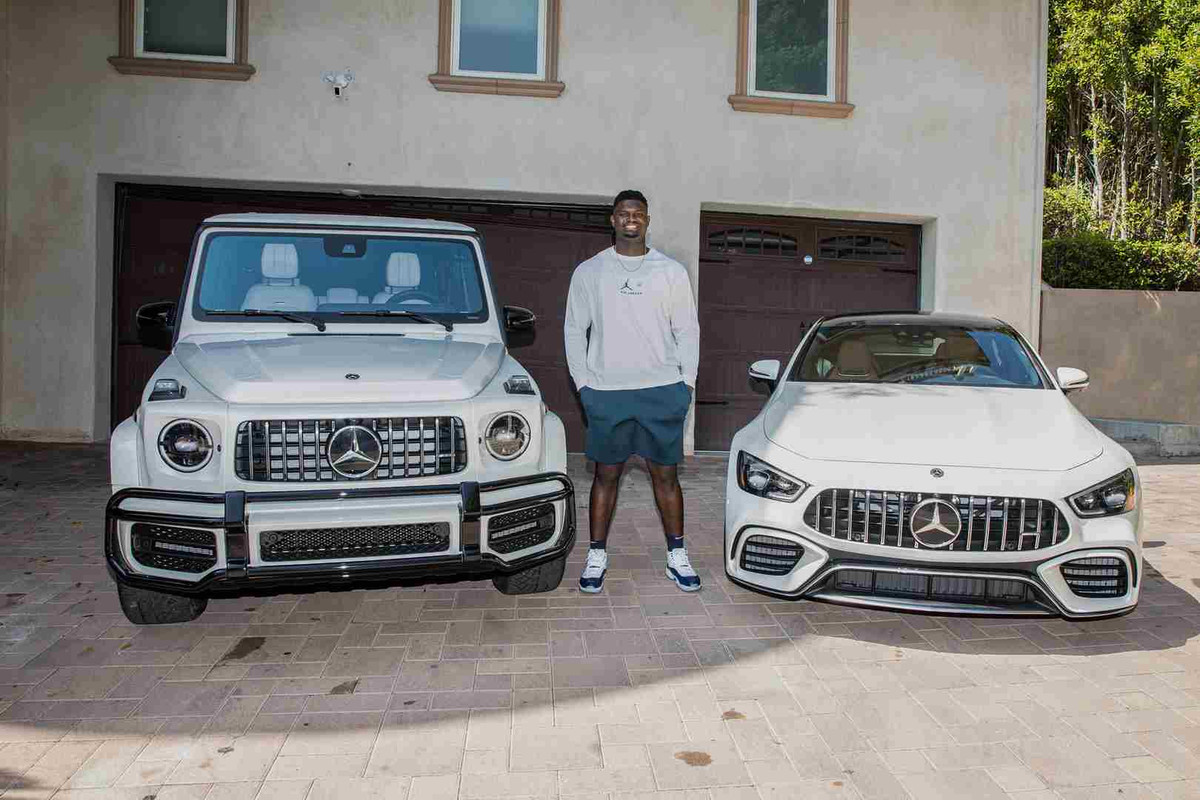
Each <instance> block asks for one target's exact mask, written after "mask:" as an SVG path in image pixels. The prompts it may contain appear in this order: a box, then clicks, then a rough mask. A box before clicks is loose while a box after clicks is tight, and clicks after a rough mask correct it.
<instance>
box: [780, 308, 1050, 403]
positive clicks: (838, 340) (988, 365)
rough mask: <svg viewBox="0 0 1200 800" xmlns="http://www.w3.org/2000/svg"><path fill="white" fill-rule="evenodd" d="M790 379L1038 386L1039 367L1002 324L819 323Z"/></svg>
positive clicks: (1040, 380)
mask: <svg viewBox="0 0 1200 800" xmlns="http://www.w3.org/2000/svg"><path fill="white" fill-rule="evenodd" d="M791 380H793V381H813V382H833V383H910V384H932V385H936V386H999V387H1010V388H1022V389H1041V388H1045V387H1046V386H1047V382H1046V381H1045V379H1044V377H1043V375H1042V373H1041V370H1040V369H1039V368H1038V367H1037V365H1036V364H1035V363H1034V361H1033V359H1032V358H1031V357H1030V355H1029V352H1028V351H1027V350H1026V349H1025V347H1024V346H1023V345H1022V343H1021V341H1020V340H1019V339H1018V338H1017V336H1016V334H1015V333H1013V331H1011V330H1010V329H1007V328H978V329H977V328H972V327H967V326H962V325H937V324H931V325H919V324H890V325H889V324H884V323H880V324H871V323H866V324H864V323H857V322H856V323H844V322H843V323H837V322H833V323H830V324H826V325H822V326H821V327H820V328H819V329H818V330H817V331H816V333H815V334H814V335H813V338H812V339H811V340H810V341H809V344H808V345H807V347H805V350H804V353H803V355H802V356H801V357H800V359H799V360H798V361H797V363H796V367H795V369H793V370H792V376H791Z"/></svg>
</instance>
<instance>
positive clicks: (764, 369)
mask: <svg viewBox="0 0 1200 800" xmlns="http://www.w3.org/2000/svg"><path fill="white" fill-rule="evenodd" d="M780 366H781V365H780V363H779V359H777V358H764V359H762V360H761V361H755V362H754V363H753V364H751V365H750V377H751V378H754V379H755V380H759V381H763V382H765V383H766V384H767V385H768V386H770V387H771V389H772V390H773V389H774V388H775V384H777V383H779V369H780Z"/></svg>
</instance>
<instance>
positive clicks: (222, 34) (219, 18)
mask: <svg viewBox="0 0 1200 800" xmlns="http://www.w3.org/2000/svg"><path fill="white" fill-rule="evenodd" d="M136 3H137V4H136V6H135V8H136V10H137V18H136V20H135V24H136V25H137V55H138V58H178V59H181V60H185V61H216V62H223V63H226V64H232V63H233V41H234V36H233V32H234V30H235V29H236V28H237V22H236V19H235V17H234V6H235V5H236V4H235V3H233V2H231V0H190V2H187V3H177V2H172V0H136Z"/></svg>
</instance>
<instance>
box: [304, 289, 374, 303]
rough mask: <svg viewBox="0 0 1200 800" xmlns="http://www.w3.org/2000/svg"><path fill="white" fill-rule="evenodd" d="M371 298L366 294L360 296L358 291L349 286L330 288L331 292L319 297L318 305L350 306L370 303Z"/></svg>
mask: <svg viewBox="0 0 1200 800" xmlns="http://www.w3.org/2000/svg"><path fill="white" fill-rule="evenodd" d="M370 301H371V298H369V297H367V296H366V295H365V294H359V293H358V290H357V289H354V288H351V287H347V286H330V287H329V291H327V292H326V293H325V294H323V295H320V296H319V297H317V303H318V304H321V305H323V304H325V303H338V304H341V305H350V304H353V303H369V302H370Z"/></svg>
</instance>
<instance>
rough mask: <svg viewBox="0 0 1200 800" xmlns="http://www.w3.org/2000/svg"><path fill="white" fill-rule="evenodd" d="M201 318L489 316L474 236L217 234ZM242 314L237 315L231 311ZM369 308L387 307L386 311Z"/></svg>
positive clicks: (210, 245) (204, 275) (210, 247)
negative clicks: (468, 238)
mask: <svg viewBox="0 0 1200 800" xmlns="http://www.w3.org/2000/svg"><path fill="white" fill-rule="evenodd" d="M198 286H199V290H198V291H197V292H196V302H195V308H194V311H195V316H196V318H197V319H206V318H210V317H208V315H209V314H212V317H211V318H213V319H215V318H217V316H220V318H221V319H222V320H226V321H228V320H233V321H238V320H240V319H245V320H247V321H251V320H253V321H255V322H260V323H261V322H262V321H274V320H279V321H287V320H286V319H285V318H284V317H283V316H262V315H261V314H260V315H250V314H247V315H246V316H245V317H241V316H239V315H238V314H237V313H235V312H243V311H258V312H291V313H292V314H296V313H299V314H301V315H304V316H306V317H309V318H317V319H323V320H325V321H327V322H376V323H378V322H381V321H386V318H387V312H399V313H397V314H396V315H395V319H396V320H397V321H399V322H406V323H411V322H413V321H414V320H413V318H412V317H409V316H407V315H406V314H405V313H404V312H410V313H412V314H417V315H421V316H424V317H427V318H432V319H436V320H438V321H443V320H445V321H452V322H453V321H460V322H482V321H485V320H486V319H487V317H488V314H487V303H486V302H485V300H484V292H483V280H482V276H481V273H480V266H479V264H478V262H477V261H476V258H475V248H474V247H473V246H472V243H471V242H468V241H463V240H460V239H436V238H428V237H413V236H407V237H406V236H395V235H388V234H383V233H350V232H347V233H324V234H321V233H297V234H290V233H286V234H285V233H247V232H243V233H235V232H230V233H214V234H212V235H211V236H209V237H208V239H207V240H206V242H205V245H204V252H203V255H202V257H201V263H200V277H199V284H198ZM231 312H233V313H231ZM362 312H382V313H381V314H380V315H379V316H378V317H375V316H368V315H364V314H362Z"/></svg>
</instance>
